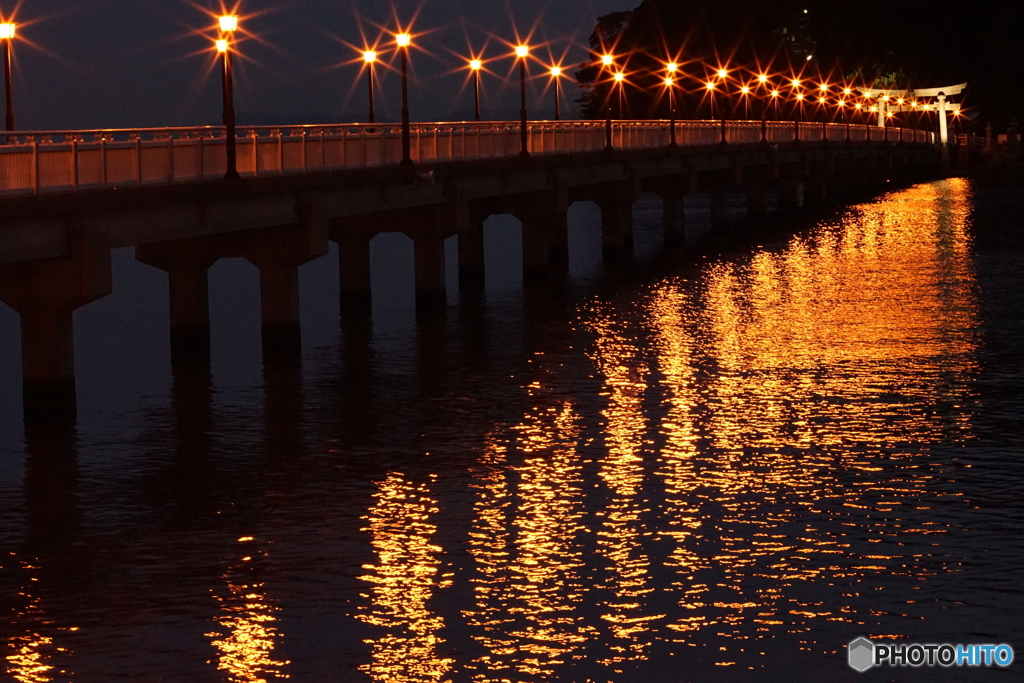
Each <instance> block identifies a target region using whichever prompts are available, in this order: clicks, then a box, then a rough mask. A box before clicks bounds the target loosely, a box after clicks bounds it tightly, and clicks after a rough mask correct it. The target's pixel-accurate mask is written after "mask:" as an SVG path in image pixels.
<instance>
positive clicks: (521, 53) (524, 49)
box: [516, 45, 530, 59]
mask: <svg viewBox="0 0 1024 683" xmlns="http://www.w3.org/2000/svg"><path fill="white" fill-rule="evenodd" d="M529 56H530V46H529V45H516V57H518V58H520V59H522V58H523V57H529Z"/></svg>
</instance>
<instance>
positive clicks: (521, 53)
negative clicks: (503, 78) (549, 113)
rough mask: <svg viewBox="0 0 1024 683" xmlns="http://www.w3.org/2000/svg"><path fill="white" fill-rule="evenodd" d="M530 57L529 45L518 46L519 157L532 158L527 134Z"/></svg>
mask: <svg viewBox="0 0 1024 683" xmlns="http://www.w3.org/2000/svg"><path fill="white" fill-rule="evenodd" d="M529 56H530V46H529V45H516V59H518V60H519V156H521V157H528V156H530V150H529V149H528V147H529V140H528V135H527V132H526V58H527V57H529Z"/></svg>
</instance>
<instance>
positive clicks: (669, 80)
mask: <svg viewBox="0 0 1024 683" xmlns="http://www.w3.org/2000/svg"><path fill="white" fill-rule="evenodd" d="M675 84H676V81H675V79H674V78H672V77H671V76H666V77H665V87H667V88H671V87H672V86H673V85H675Z"/></svg>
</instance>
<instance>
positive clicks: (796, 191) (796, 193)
mask: <svg viewBox="0 0 1024 683" xmlns="http://www.w3.org/2000/svg"><path fill="white" fill-rule="evenodd" d="M801 190H802V188H801V184H800V182H799V181H797V180H791V179H790V180H781V181H779V199H778V205H779V210H780V211H797V210H798V209H799V208H800V199H801V195H802V192H801Z"/></svg>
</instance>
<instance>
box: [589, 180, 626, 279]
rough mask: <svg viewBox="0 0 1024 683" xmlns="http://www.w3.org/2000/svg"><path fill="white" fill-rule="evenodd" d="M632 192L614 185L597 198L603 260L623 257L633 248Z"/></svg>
mask: <svg viewBox="0 0 1024 683" xmlns="http://www.w3.org/2000/svg"><path fill="white" fill-rule="evenodd" d="M634 199H635V198H634V196H633V193H632V191H631V189H630V187H629V186H628V185H627V184H625V183H624V184H622V185H616V186H615V187H614V188H612V189H610V190H609V191H608V192H607V194H605V195H604V196H602V197H601V198H599V199H598V200H597V204H598V206H600V207H601V242H602V251H603V253H604V259H605V261H618V260H622V259H624V258H625V257H626V256H627V254H629V252H630V251H631V250H632V248H633V201H634Z"/></svg>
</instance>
